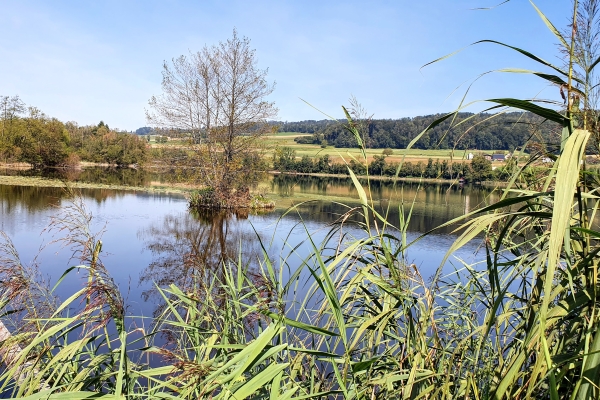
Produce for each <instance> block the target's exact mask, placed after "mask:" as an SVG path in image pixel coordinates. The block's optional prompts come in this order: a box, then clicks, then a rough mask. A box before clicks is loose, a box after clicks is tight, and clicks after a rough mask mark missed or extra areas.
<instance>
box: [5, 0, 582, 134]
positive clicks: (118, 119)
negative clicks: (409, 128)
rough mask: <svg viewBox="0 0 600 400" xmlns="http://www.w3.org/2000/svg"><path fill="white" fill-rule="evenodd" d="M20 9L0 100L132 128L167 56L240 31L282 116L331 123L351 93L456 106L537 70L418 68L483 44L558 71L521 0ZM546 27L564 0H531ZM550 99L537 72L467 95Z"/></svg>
mask: <svg viewBox="0 0 600 400" xmlns="http://www.w3.org/2000/svg"><path fill="white" fill-rule="evenodd" d="M499 2H500V0H495V1H494V0H491V1H490V0H488V1H481V0H464V1H463V0H430V1H406V0H396V1H352V0H346V1H325V0H321V1H306V0H303V1H285V0H281V1H208V0H207V1H177V0H164V1H151V0H143V1H142V0H137V1H135V0H119V1H112V0H104V1H82V0H78V1H59V0H55V1H41V0H40V1H23V0H18V1H17V0H3V1H2V2H1V3H0V9H1V10H2V18H1V19H0V95H19V96H20V97H21V98H22V100H23V101H25V102H26V103H27V104H28V105H33V106H36V107H38V108H40V109H41V110H42V111H44V112H45V113H46V114H48V115H50V116H53V117H56V118H58V119H60V120H63V121H77V122H78V123H79V124H81V125H84V124H96V123H98V122H99V121H100V120H104V121H105V122H106V123H108V124H109V125H110V126H111V127H118V128H121V129H126V130H135V129H137V128H138V127H141V126H145V125H146V120H145V115H144V108H145V107H147V103H148V99H149V98H150V97H151V96H152V95H158V94H160V90H161V89H160V82H161V69H162V63H163V60H170V59H171V58H174V57H177V56H179V55H181V54H187V53H188V52H189V51H196V50H199V49H201V48H202V47H203V46H204V45H205V44H208V45H211V44H216V43H218V42H219V41H223V40H226V39H227V38H229V37H230V36H231V33H232V30H233V28H234V27H235V28H236V29H237V30H238V33H239V34H240V35H243V36H247V37H249V38H250V39H251V44H252V47H253V48H254V49H256V55H257V58H258V62H259V66H260V67H261V68H269V74H268V77H269V79H270V80H271V81H275V82H276V89H275V91H274V93H273V94H272V95H271V98H270V99H271V100H272V101H275V103H276V105H277V107H278V108H279V117H278V119H279V120H283V121H285V120H287V121H297V120H305V119H323V118H324V116H323V115H322V114H320V113H319V112H318V111H316V110H315V109H313V108H311V107H309V106H308V105H306V104H305V103H304V102H302V100H300V98H302V99H305V100H306V101H308V102H310V103H311V104H313V105H314V106H315V107H318V108H319V109H321V110H323V111H324V112H326V113H329V114H331V115H333V116H335V117H341V116H342V113H341V107H340V106H341V105H346V104H348V99H349V97H350V96H352V95H354V96H356V98H357V99H358V100H359V101H360V103H361V104H362V105H363V106H364V107H365V108H366V109H367V110H368V111H369V112H370V113H372V114H374V117H375V118H400V117H411V116H416V115H423V114H432V113H438V112H446V111H449V110H452V109H454V108H455V107H456V106H457V105H458V103H459V101H460V99H461V97H462V94H463V93H464V88H465V86H464V85H463V86H462V87H461V88H460V89H459V90H458V91H454V90H455V89H456V88H457V87H458V86H459V85H461V84H463V83H464V82H468V81H469V80H472V79H474V78H476V77H477V76H478V75H479V74H481V73H483V72H486V71H489V70H493V69H499V68H508V67H518V68H532V69H540V68H539V67H537V66H536V65H535V64H533V63H532V62H531V61H529V60H527V59H525V58H524V57H523V56H520V55H518V54H516V53H515V52H511V51H510V50H508V49H502V48H499V47H497V46H493V45H489V44H485V45H479V46H475V47H471V48H467V49H466V50H465V51H463V52H461V53H460V54H458V55H456V56H454V57H452V58H450V59H447V60H444V61H442V62H440V63H437V64H434V65H432V66H429V67H427V68H424V69H422V70H420V67H421V66H422V65H423V64H425V63H427V62H429V61H432V60H434V59H436V58H438V57H440V56H443V55H445V54H448V53H451V52H453V51H455V50H458V49H460V48H462V47H463V46H465V45H468V44H469V43H471V42H474V41H476V40H480V39H494V40H499V41H503V42H506V43H508V44H512V45H517V46H519V47H522V48H524V49H527V50H529V51H532V52H533V53H535V54H537V55H539V56H541V57H543V58H545V59H547V60H548V61H550V62H556V63H558V64H560V63H561V61H560V60H559V59H558V54H557V46H556V43H557V40H556V39H555V38H554V36H553V35H552V34H551V33H550V32H549V31H548V29H547V28H546V27H545V25H544V24H543V22H542V21H541V20H540V18H539V17H538V16H537V14H536V12H535V10H534V8H533V7H532V6H531V4H530V3H529V1H526V0H512V1H510V2H509V3H507V4H504V5H502V6H500V7H497V8H494V9H492V10H486V11H481V10H479V11H477V10H474V8H478V7H489V6H493V5H495V4H497V3H499ZM536 4H537V5H538V7H540V8H541V9H542V10H543V11H544V12H545V13H546V15H547V16H548V17H549V18H550V19H551V20H552V21H553V22H554V24H555V25H556V26H557V27H559V28H560V29H563V28H564V27H565V26H566V25H567V23H568V18H567V16H568V14H569V10H570V7H571V6H570V1H567V0H560V1H558V0H545V1H542V0H538V2H537V3H536ZM509 96H510V97H533V96H541V97H544V98H552V99H556V98H558V90H557V89H556V88H552V87H548V86H547V85H546V84H545V83H543V82H542V81H540V80H539V79H538V78H533V77H530V76H525V75H523V76H514V75H509V74H493V75H486V76H485V77H483V78H482V79H480V80H478V81H477V82H476V84H475V85H474V87H473V89H472V90H471V92H470V93H469V96H468V98H469V99H471V100H476V99H484V98H495V97H509Z"/></svg>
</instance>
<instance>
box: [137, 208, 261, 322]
mask: <svg viewBox="0 0 600 400" xmlns="http://www.w3.org/2000/svg"><path fill="white" fill-rule="evenodd" d="M247 218H248V214H247V213H245V212H244V211H241V212H231V211H225V210H220V211H214V210H203V211H201V212H193V213H192V212H190V213H188V212H186V213H181V214H178V215H167V216H165V217H164V219H163V221H162V223H157V224H154V225H152V226H150V227H149V228H146V229H142V230H140V231H139V232H138V237H140V238H141V239H142V240H144V247H145V249H147V250H150V252H151V253H152V256H153V261H152V262H151V263H150V265H148V267H147V268H146V269H144V271H142V273H141V276H140V284H141V285H148V286H150V288H149V289H148V290H146V291H145V292H144V293H143V295H142V296H143V299H144V301H149V300H152V301H154V302H156V303H157V304H159V303H161V299H162V297H161V296H160V294H159V293H158V290H157V289H156V287H155V284H156V285H158V286H159V287H166V286H168V285H170V284H175V285H176V286H177V287H178V288H179V289H181V290H183V291H184V292H190V291H194V292H203V293H208V292H211V291H212V293H213V294H214V297H213V300H214V299H218V296H219V293H218V292H219V286H220V285H219V284H216V285H214V283H215V282H220V281H221V279H222V278H223V263H224V262H229V261H233V262H234V263H237V262H238V260H241V261H242V262H243V263H244V267H247V268H248V270H249V273H250V275H251V276H252V275H255V276H257V277H258V273H257V263H258V260H261V259H263V257H264V256H263V253H262V248H261V245H260V240H259V236H258V234H257V233H256V232H255V231H254V230H253V229H252V227H251V226H250V224H248V223H246V222H245V221H244V220H245V219H247ZM211 286H212V288H211ZM197 288H202V291H197V290H196V289H197ZM207 290H208V292H207ZM160 309H161V306H160V305H159V306H158V307H157V309H156V310H155V313H156V312H159V311H160Z"/></svg>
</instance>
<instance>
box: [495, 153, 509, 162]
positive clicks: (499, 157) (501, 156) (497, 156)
mask: <svg viewBox="0 0 600 400" xmlns="http://www.w3.org/2000/svg"><path fill="white" fill-rule="evenodd" d="M505 160H506V156H505V155H504V154H492V161H505Z"/></svg>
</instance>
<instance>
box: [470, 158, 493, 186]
mask: <svg viewBox="0 0 600 400" xmlns="http://www.w3.org/2000/svg"><path fill="white" fill-rule="evenodd" d="M492 176H493V171H492V162H491V161H490V160H486V158H485V157H484V156H482V155H479V154H478V155H476V156H474V157H473V159H472V160H471V179H472V180H473V181H475V182H482V181H485V180H488V179H490V178H491V177H492Z"/></svg>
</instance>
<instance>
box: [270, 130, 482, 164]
mask: <svg viewBox="0 0 600 400" xmlns="http://www.w3.org/2000/svg"><path fill="white" fill-rule="evenodd" d="M298 136H309V135H305V134H299V133H296V132H280V133H277V134H276V135H271V136H268V137H267V139H266V141H265V144H266V145H267V148H268V150H267V156H271V155H272V154H273V150H272V149H274V148H275V147H277V146H279V147H289V148H292V149H293V150H295V151H296V156H297V157H302V156H305V155H307V156H309V157H316V156H322V155H325V154H329V156H330V158H331V159H332V160H334V161H336V160H337V161H341V159H342V158H344V159H346V160H349V159H351V158H352V157H354V158H358V157H360V156H361V151H360V149H357V148H352V149H348V148H336V147H333V146H327V147H326V148H322V147H321V146H320V145H317V144H298V143H296V142H295V141H294V138H295V137H298ZM392 150H393V154H392V155H391V156H388V157H387V160H388V161H390V162H394V161H396V162H397V161H401V160H402V158H403V157H405V161H411V162H419V161H422V162H427V160H428V159H430V158H432V159H434V160H436V159H440V160H441V159H446V160H450V159H453V160H462V159H465V160H466V156H467V154H468V153H469V152H472V153H475V152H474V151H473V150H454V151H452V150H422V149H409V150H406V149H392ZM382 151H383V149H367V150H366V152H367V156H368V157H369V159H371V158H372V157H373V156H375V155H381V154H382ZM493 152H494V151H493V150H489V151H486V153H490V154H491V153H493Z"/></svg>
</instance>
